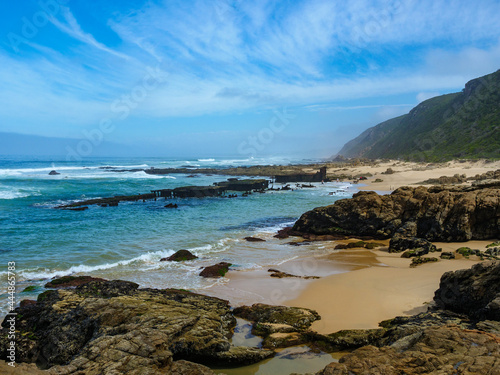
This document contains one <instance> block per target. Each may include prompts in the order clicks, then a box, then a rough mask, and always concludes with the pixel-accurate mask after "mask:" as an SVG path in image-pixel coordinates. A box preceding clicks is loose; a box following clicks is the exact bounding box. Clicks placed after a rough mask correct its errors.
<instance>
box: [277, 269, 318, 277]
mask: <svg viewBox="0 0 500 375" xmlns="http://www.w3.org/2000/svg"><path fill="white" fill-rule="evenodd" d="M267 272H271V275H269V276H271V277H277V278H278V279H282V278H284V277H297V278H299V279H319V278H320V277H319V276H297V275H292V274H291V273H286V272H283V271H280V270H277V269H274V268H270V269H268V270H267Z"/></svg>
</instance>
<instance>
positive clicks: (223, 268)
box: [200, 262, 232, 277]
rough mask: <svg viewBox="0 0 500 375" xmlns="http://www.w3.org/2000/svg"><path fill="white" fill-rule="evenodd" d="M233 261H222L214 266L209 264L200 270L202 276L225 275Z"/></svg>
mask: <svg viewBox="0 0 500 375" xmlns="http://www.w3.org/2000/svg"><path fill="white" fill-rule="evenodd" d="M231 266H232V264H231V263H226V262H220V263H217V264H215V265H213V266H208V267H205V268H203V271H201V272H200V276H203V277H224V275H225V274H226V273H227V271H229V267H231Z"/></svg>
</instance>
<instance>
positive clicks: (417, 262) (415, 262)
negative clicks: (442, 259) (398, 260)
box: [410, 256, 439, 268]
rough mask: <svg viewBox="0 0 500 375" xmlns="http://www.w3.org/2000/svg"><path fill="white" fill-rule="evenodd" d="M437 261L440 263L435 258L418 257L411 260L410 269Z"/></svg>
mask: <svg viewBox="0 0 500 375" xmlns="http://www.w3.org/2000/svg"><path fill="white" fill-rule="evenodd" d="M437 261H439V259H438V258H434V257H429V258H423V257H420V256H417V257H416V258H413V259H412V260H411V263H410V267H411V268H414V267H416V266H419V265H421V264H424V263H429V262H437Z"/></svg>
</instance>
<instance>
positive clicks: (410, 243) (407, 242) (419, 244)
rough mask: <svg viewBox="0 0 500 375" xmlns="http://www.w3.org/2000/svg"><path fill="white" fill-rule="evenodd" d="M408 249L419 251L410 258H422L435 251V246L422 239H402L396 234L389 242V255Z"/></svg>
mask: <svg viewBox="0 0 500 375" xmlns="http://www.w3.org/2000/svg"><path fill="white" fill-rule="evenodd" d="M409 249H410V250H416V249H418V250H419V251H418V252H417V251H415V254H416V253H418V255H412V256H422V255H425V254H428V253H430V252H431V253H432V252H434V251H436V250H437V249H436V246H434V245H433V244H432V243H431V242H429V241H427V240H425V239H423V238H416V237H403V236H401V235H399V234H396V235H395V236H394V237H392V238H391V241H390V242H389V252H390V253H400V252H401V251H405V250H409Z"/></svg>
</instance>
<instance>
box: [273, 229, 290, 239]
mask: <svg viewBox="0 0 500 375" xmlns="http://www.w3.org/2000/svg"><path fill="white" fill-rule="evenodd" d="M291 230H292V227H285V228H283V229H280V230H279V231H278V232H277V233H276V234H275V235H274V236H273V237H275V238H279V239H283V238H288V237H290V231H291Z"/></svg>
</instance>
